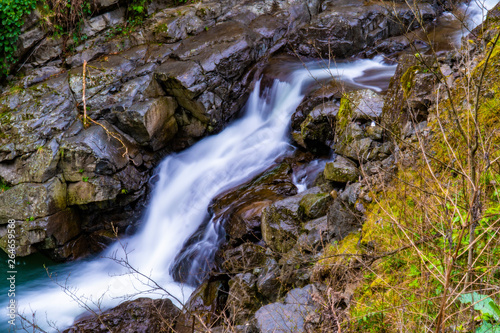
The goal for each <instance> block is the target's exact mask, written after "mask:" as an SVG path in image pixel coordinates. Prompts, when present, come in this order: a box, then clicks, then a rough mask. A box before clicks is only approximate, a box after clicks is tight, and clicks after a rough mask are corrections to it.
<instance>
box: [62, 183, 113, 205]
mask: <svg viewBox="0 0 500 333" xmlns="http://www.w3.org/2000/svg"><path fill="white" fill-rule="evenodd" d="M120 190H121V184H120V182H119V181H118V180H115V179H113V178H111V177H106V176H101V177H98V178H92V179H87V180H83V181H80V182H77V183H71V184H69V185H68V205H70V206H71V205H85V204H89V203H91V202H101V201H108V200H113V199H115V198H116V196H117V195H118V193H120Z"/></svg>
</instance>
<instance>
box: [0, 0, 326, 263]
mask: <svg viewBox="0 0 500 333" xmlns="http://www.w3.org/2000/svg"><path fill="white" fill-rule="evenodd" d="M171 5H172V3H171V2H169V1H165V2H162V1H157V2H153V3H152V4H151V5H150V7H149V8H148V11H149V14H150V16H149V18H148V19H147V20H146V21H145V22H144V24H143V25H141V26H139V27H136V28H135V29H134V31H131V32H130V33H129V34H127V35H124V36H120V35H117V36H114V35H113V29H114V28H116V27H119V26H120V25H121V24H123V23H124V22H125V20H126V17H125V15H126V11H125V10H124V8H123V7H120V6H118V4H117V2H116V1H114V2H113V1H107V2H106V1H104V2H102V1H101V2H99V3H98V7H99V11H98V12H97V13H98V15H97V16H94V17H92V18H90V19H88V20H87V21H86V22H85V25H84V26H83V28H82V30H81V33H82V34H84V35H85V39H86V40H85V41H84V42H83V43H81V44H80V45H73V44H72V43H73V41H71V42H69V43H66V44H65V42H63V40H62V39H61V38H59V39H57V38H56V39H54V38H49V37H47V34H46V33H45V32H44V30H43V27H42V25H41V23H40V22H39V20H40V17H39V14H37V13H36V12H35V13H34V14H33V15H32V16H30V18H29V19H27V21H26V22H27V23H26V27H25V29H24V30H23V33H22V34H21V36H20V37H19V48H18V56H19V57H20V58H25V63H24V65H23V67H22V69H21V70H22V72H23V73H24V77H23V78H20V79H17V78H14V77H11V78H10V81H11V88H7V87H4V88H3V93H2V95H1V96H0V120H1V123H0V128H1V132H0V181H1V182H2V183H5V184H6V185H7V186H8V188H10V189H9V190H7V191H4V192H2V193H0V201H1V202H3V203H5V205H4V207H6V208H2V209H3V211H1V212H0V224H1V225H0V237H3V238H1V239H2V241H0V244H4V243H5V240H6V238H5V237H6V229H5V226H6V225H5V223H6V222H7V220H8V219H15V220H17V223H18V224H19V225H22V226H23V228H24V229H23V230H26V232H27V233H28V234H29V235H28V234H26V236H25V237H24V238H23V241H22V242H21V243H18V244H19V246H20V248H19V249H18V255H27V254H30V253H32V252H35V251H44V252H46V253H48V254H49V255H51V256H52V257H53V258H55V259H68V258H76V257H79V256H82V255H85V254H86V253H87V251H84V252H81V251H80V250H77V248H76V247H75V251H72V250H71V246H70V245H69V242H70V241H71V242H73V241H78V239H83V238H82V237H83V236H85V237H84V238H85V239H86V240H91V239H94V236H92V235H93V234H95V236H96V237H98V234H99V233H100V232H101V230H110V229H111V225H110V223H109V222H110V221H114V222H115V225H117V226H119V229H120V230H122V231H123V230H125V229H126V228H127V227H129V226H130V225H133V224H134V223H135V222H136V221H137V218H138V216H140V211H141V209H142V208H141V207H142V200H143V199H144V196H145V194H146V193H147V192H148V191H149V190H148V187H147V179H148V178H149V176H150V174H151V170H152V168H153V167H154V166H155V165H156V164H157V162H158V160H159V158H161V157H162V156H163V155H164V154H165V153H168V152H169V151H173V150H180V149H183V148H185V147H187V146H189V145H191V144H193V143H194V142H195V141H196V140H198V139H200V138H201V137H203V136H205V135H207V134H209V133H213V132H214V131H217V130H219V129H221V128H222V127H223V126H224V125H225V124H226V123H227V121H228V120H229V119H231V118H232V117H233V116H234V115H235V114H236V112H237V111H238V110H239V109H240V107H241V105H242V103H243V102H244V98H243V96H244V95H245V94H246V91H247V88H246V87H247V86H248V85H249V84H250V83H251V81H252V76H251V75H248V73H249V71H250V69H251V68H252V66H253V65H255V64H256V63H257V62H258V61H259V60H260V59H263V58H264V57H265V56H266V55H268V54H270V53H271V52H273V50H275V49H276V47H279V45H281V44H282V43H283V42H284V40H285V38H286V37H287V36H289V34H291V33H293V32H294V31H295V30H296V28H297V27H299V26H301V25H302V24H304V23H305V22H308V21H309V20H310V18H311V15H314V14H315V13H316V11H317V8H318V5H317V2H315V1H307V2H304V1H298V0H294V1H282V2H276V3H270V2H268V1H254V2H248V3H247V2H243V3H241V2H238V1H223V2H210V1H200V2H197V3H196V4H187V5H183V6H181V7H176V8H172V6H171ZM188 37H189V38H188ZM280 43H281V44H280ZM65 47H66V49H65ZM68 48H73V49H74V52H73V54H71V55H69V56H65V57H63V55H67V50H68ZM24 54H26V57H25V56H24ZM84 62H87V64H86V65H85V73H84ZM84 74H85V75H84ZM84 76H85V81H84V80H83V78H84ZM84 87H85V107H86V110H85V111H86V112H87V115H88V116H89V117H90V118H92V119H94V120H95V121H97V123H94V122H91V121H88V120H87V121H86V122H87V123H88V125H87V126H83V121H82V113H83V111H84V110H83V108H84V107H83V104H84V103H83V92H84ZM55 179H56V180H57V182H58V184H59V185H58V186H59V187H57V191H51V192H50V193H49V192H47V191H45V190H40V191H36V190H32V191H31V192H30V191H28V187H29V188H33V189H35V188H38V187H40V189H45V188H47V187H50V186H53V185H51V184H53V183H54V182H55ZM54 196H56V197H57V198H54ZM54 200H55V201H54ZM53 201H54V202H57V203H54V204H52V203H51V202H53ZM42 203H43V205H42ZM66 210H68V211H72V212H76V214H77V215H81V216H82V219H81V220H75V221H72V222H70V224H71V223H76V227H71V228H69V229H71V232H70V233H68V234H67V235H66V236H64V237H61V236H60V235H57V237H56V235H54V234H52V233H51V232H50V231H49V230H53V229H54V228H53V227H52V226H51V223H55V222H52V221H54V220H55V219H54V218H52V216H54V215H55V214H62V212H64V211H66ZM83 212H85V213H83ZM242 213H244V212H243V211H242ZM246 214H247V215H248V214H249V212H248V211H247V213H246ZM69 216H72V215H69ZM242 216H246V215H245V214H243V215H242ZM58 220H60V219H58ZM239 233H240V234H241V235H240V237H243V236H244V234H245V233H246V232H243V231H240V232H239ZM88 236H90V237H88ZM54 238H57V239H56V241H54ZM61 240H65V241H63V242H62V243H61ZM21 247H22V249H21ZM63 248H64V250H63ZM83 248H87V249H89V248H92V247H83ZM79 249H82V247H79Z"/></svg>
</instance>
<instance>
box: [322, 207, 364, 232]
mask: <svg viewBox="0 0 500 333" xmlns="http://www.w3.org/2000/svg"><path fill="white" fill-rule="evenodd" d="M351 205H353V204H349V203H348V202H345V201H343V200H342V199H340V198H337V199H335V200H334V201H333V204H332V205H331V206H330V209H329V210H328V214H327V219H328V229H329V230H330V232H332V233H333V235H334V236H335V238H337V239H339V240H340V239H342V238H344V237H345V236H347V235H348V234H349V233H350V232H351V231H354V230H357V229H358V228H360V227H361V225H362V219H361V216H360V214H359V213H357V212H356V211H355V210H354V209H353V206H351Z"/></svg>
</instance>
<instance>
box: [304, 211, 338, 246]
mask: <svg viewBox="0 0 500 333" xmlns="http://www.w3.org/2000/svg"><path fill="white" fill-rule="evenodd" d="M304 230H305V232H304V233H302V234H301V235H300V237H299V239H298V240H297V246H298V247H299V249H300V250H302V251H307V252H309V253H317V252H318V251H320V250H321V249H322V248H323V247H324V246H325V245H326V244H328V243H329V241H330V239H331V238H332V234H331V233H330V231H329V229H328V223H327V217H326V216H322V217H320V218H317V219H315V220H312V221H309V222H307V223H306V224H305V225H304Z"/></svg>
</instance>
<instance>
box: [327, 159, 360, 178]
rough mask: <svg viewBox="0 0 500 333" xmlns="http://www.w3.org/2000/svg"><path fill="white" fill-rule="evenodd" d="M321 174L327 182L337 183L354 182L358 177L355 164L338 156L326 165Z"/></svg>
mask: <svg viewBox="0 0 500 333" xmlns="http://www.w3.org/2000/svg"><path fill="white" fill-rule="evenodd" d="M323 174H324V176H325V178H326V179H327V180H330V181H332V182H338V183H347V182H355V181H357V180H358V178H359V176H360V173H359V170H358V168H357V166H356V164H355V163H354V162H352V161H351V160H349V159H347V158H345V157H342V156H340V155H337V156H335V159H334V160H333V162H328V163H326V166H325V170H324V172H323Z"/></svg>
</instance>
